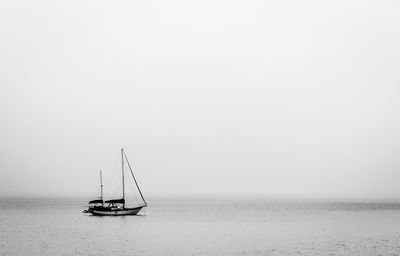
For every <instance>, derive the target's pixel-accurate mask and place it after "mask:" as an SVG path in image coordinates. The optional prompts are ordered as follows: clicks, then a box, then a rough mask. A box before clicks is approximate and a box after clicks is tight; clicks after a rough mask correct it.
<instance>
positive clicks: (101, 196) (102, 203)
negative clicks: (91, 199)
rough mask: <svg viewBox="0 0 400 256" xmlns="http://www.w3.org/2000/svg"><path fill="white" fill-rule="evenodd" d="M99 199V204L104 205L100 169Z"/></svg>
mask: <svg viewBox="0 0 400 256" xmlns="http://www.w3.org/2000/svg"><path fill="white" fill-rule="evenodd" d="M100 199H101V205H103V206H104V200H103V175H102V173H101V170H100Z"/></svg>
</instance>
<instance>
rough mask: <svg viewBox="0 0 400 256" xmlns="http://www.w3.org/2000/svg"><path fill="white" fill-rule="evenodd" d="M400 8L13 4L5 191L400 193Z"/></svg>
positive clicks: (8, 9) (0, 146) (0, 173)
mask: <svg viewBox="0 0 400 256" xmlns="http://www.w3.org/2000/svg"><path fill="white" fill-rule="evenodd" d="M399 13H400V4H399V3H398V2H397V1H294V0H293V1H261V0H260V1H226V0H212V1H211V0H205V1H183V0H181V1H179V0H172V1H159V0H156V1H81V0H80V1H75V0H73V1H41V0H40V1H18V0H17V1H2V3H0V70H1V71H0V117H1V119H0V120H1V121H0V195H83V196H85V195H93V193H96V191H97V186H98V170H99V169H102V170H103V171H104V173H105V179H106V180H107V178H108V177H109V176H110V175H111V173H116V175H119V168H120V165H119V160H120V158H119V152H120V148H121V147H125V148H126V153H127V155H128V157H129V158H130V160H131V161H132V162H134V163H135V172H136V174H137V178H138V180H139V183H140V185H141V187H142V190H143V192H144V194H145V195H169V194H180V195H191V194H223V195H234V194H246V195H248V194H262V195H267V196H276V195H306V196H351V197H363V196H374V197H375V196H376V197H385V196H389V197H400V187H399V185H398V184H399V182H400V158H399V155H400V15H399Z"/></svg>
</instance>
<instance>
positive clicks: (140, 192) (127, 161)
mask: <svg viewBox="0 0 400 256" xmlns="http://www.w3.org/2000/svg"><path fill="white" fill-rule="evenodd" d="M124 155H125V159H126V163H127V164H128V167H129V170H130V171H131V174H132V177H133V180H134V181H135V184H136V187H137V189H138V190H139V194H140V196H141V197H142V200H143V202H144V205H145V206H147V203H146V200H144V197H143V194H142V191H140V188H139V185H138V183H137V181H136V178H135V175H133V171H132V168H131V165H130V164H129V160H128V157H127V156H126V154H125V153H124Z"/></svg>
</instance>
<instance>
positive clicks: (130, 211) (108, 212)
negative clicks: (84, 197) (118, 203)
mask: <svg viewBox="0 0 400 256" xmlns="http://www.w3.org/2000/svg"><path fill="white" fill-rule="evenodd" d="M143 207H144V206H139V207H135V208H124V209H107V208H103V209H102V208H97V209H90V210H89V213H91V214H93V215H95V216H126V215H136V214H138V212H140V210H142V208H143Z"/></svg>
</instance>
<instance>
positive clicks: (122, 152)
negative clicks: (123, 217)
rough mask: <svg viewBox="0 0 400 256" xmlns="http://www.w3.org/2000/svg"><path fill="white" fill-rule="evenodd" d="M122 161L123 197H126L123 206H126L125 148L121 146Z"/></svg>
mask: <svg viewBox="0 0 400 256" xmlns="http://www.w3.org/2000/svg"><path fill="white" fill-rule="evenodd" d="M121 161H122V199H124V203H123V205H122V206H123V208H125V181H124V180H125V179H124V149H123V148H121Z"/></svg>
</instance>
